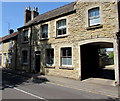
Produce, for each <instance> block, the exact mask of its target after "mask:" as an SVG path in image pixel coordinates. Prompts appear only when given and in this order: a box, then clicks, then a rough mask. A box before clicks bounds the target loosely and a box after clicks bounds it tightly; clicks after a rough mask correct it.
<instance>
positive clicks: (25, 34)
mask: <svg viewBox="0 0 120 101" xmlns="http://www.w3.org/2000/svg"><path fill="white" fill-rule="evenodd" d="M23 33H24V34H23V35H24V36H23V37H24V38H23V41H28V30H26V31H24V32H23Z"/></svg>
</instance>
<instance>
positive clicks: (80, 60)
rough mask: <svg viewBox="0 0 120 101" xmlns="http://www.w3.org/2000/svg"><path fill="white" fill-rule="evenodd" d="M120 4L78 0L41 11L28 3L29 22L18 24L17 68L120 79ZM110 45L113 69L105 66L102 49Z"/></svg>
mask: <svg viewBox="0 0 120 101" xmlns="http://www.w3.org/2000/svg"><path fill="white" fill-rule="evenodd" d="M119 7H120V4H119V2H117V0H116V1H114V2H113V1H111V2H81V0H78V1H76V2H73V3H70V4H67V5H65V6H62V7H60V8H57V9H54V10H52V11H49V12H47V13H44V14H40V15H39V13H38V9H37V8H34V10H33V11H31V9H30V7H27V8H26V10H25V18H24V23H25V25H24V26H22V27H20V28H18V37H17V42H16V44H17V50H16V51H17V53H16V54H17V58H16V66H15V67H16V69H17V70H22V71H26V72H35V73H42V74H46V75H54V76H63V77H68V78H73V79H80V80H84V79H87V78H91V77H93V78H105V79H114V80H115V81H116V82H117V83H119V82H120V80H119V79H120V77H119V74H120V73H119V56H118V55H119V54H118V53H119V52H118V51H119V48H118V42H119V38H118V37H117V36H119V29H120V25H119V24H120V22H119V10H120V9H119ZM116 34H117V36H116ZM106 48H114V64H113V65H114V68H113V69H105V67H104V68H103V67H102V66H103V65H102V61H103V60H102V58H103V56H102V55H101V53H100V51H101V50H102V49H106ZM109 77H111V78H109Z"/></svg>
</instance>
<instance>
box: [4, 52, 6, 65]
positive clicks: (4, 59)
mask: <svg viewBox="0 0 120 101" xmlns="http://www.w3.org/2000/svg"><path fill="white" fill-rule="evenodd" d="M5 63H6V53H4V64H5Z"/></svg>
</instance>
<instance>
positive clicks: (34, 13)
mask: <svg viewBox="0 0 120 101" xmlns="http://www.w3.org/2000/svg"><path fill="white" fill-rule="evenodd" d="M38 15H39V13H38V8H37V7H34V9H33V11H31V8H30V7H26V10H25V15H24V24H25V25H26V23H27V22H29V21H30V20H33V19H34V18H35V17H36V16H38Z"/></svg>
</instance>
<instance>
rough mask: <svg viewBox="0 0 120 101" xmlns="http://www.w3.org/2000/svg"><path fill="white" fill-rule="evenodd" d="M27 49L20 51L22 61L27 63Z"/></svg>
mask: <svg viewBox="0 0 120 101" xmlns="http://www.w3.org/2000/svg"><path fill="white" fill-rule="evenodd" d="M27 57H28V51H27V50H24V51H22V62H23V63H28V58H27Z"/></svg>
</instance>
